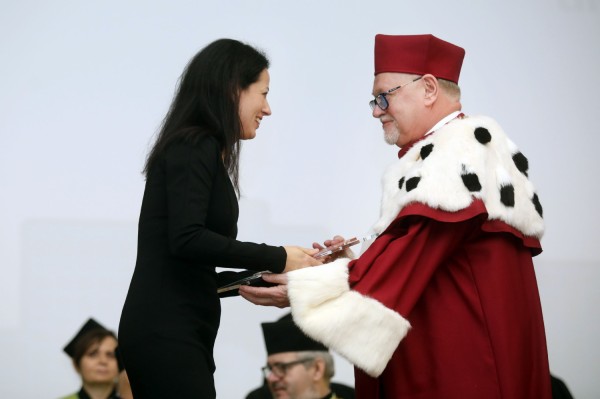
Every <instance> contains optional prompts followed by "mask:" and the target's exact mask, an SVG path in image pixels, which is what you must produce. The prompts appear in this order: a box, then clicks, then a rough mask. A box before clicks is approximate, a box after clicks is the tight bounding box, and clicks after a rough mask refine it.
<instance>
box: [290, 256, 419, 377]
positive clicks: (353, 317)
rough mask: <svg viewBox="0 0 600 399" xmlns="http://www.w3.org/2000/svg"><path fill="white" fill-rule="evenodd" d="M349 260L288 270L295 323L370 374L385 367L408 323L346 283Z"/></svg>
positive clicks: (376, 372)
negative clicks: (353, 289) (351, 288)
mask: <svg viewBox="0 0 600 399" xmlns="http://www.w3.org/2000/svg"><path fill="white" fill-rule="evenodd" d="M347 265H348V259H339V260H337V261H335V262H332V263H329V264H327V265H323V266H315V267H308V268H304V269H300V270H296V271H293V272H289V273H288V296H289V298H290V304H291V307H292V315H293V317H294V321H295V322H296V324H297V325H298V326H299V327H300V329H302V331H304V333H306V334H307V335H308V336H310V337H311V338H313V339H315V340H317V341H320V342H322V343H323V344H325V345H326V346H328V347H329V348H331V349H332V350H334V351H336V352H338V353H339V354H340V355H342V356H343V357H345V358H346V359H348V360H349V361H350V362H351V363H352V364H354V365H356V366H357V367H359V368H360V369H362V370H364V371H365V372H366V373H367V374H369V375H370V376H372V377H378V376H379V375H380V374H381V373H382V372H383V370H384V369H385V367H386V365H387V363H388V361H389V360H390V358H391V357H392V355H393V354H394V351H395V350H396V348H397V347H398V344H399V343H400V341H401V340H402V339H403V338H404V337H405V336H406V333H407V332H408V330H409V328H410V323H409V322H408V321H407V320H406V319H404V318H403V317H402V316H400V315H399V314H398V313H396V312H394V311H393V310H391V309H388V308H387V307H385V306H384V305H383V304H381V303H380V302H378V301H376V300H375V299H372V298H368V297H366V296H363V295H361V294H359V293H358V292H356V291H352V290H350V287H349V285H348V266H347Z"/></svg>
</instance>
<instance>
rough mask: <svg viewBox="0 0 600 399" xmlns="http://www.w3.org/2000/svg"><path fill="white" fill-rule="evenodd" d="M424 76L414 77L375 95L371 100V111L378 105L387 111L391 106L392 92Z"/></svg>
mask: <svg viewBox="0 0 600 399" xmlns="http://www.w3.org/2000/svg"><path fill="white" fill-rule="evenodd" d="M422 77H423V76H419V77H418V78H416V79H413V80H411V81H410V82H408V83H405V84H403V85H400V86H396V87H394V88H392V89H389V90H388V91H385V92H383V93H379V94H378V95H376V96H375V98H374V99H372V100H371V101H369V106H370V107H371V111H374V110H375V106H378V107H379V108H380V109H381V110H382V111H385V110H386V109H387V108H388V107H389V106H390V103H389V102H388V100H387V95H388V94H391V93H393V92H395V91H396V90H399V89H401V88H403V87H404V86H408V85H409V84H411V83H413V82H416V81H417V80H419V79H421V78H422Z"/></svg>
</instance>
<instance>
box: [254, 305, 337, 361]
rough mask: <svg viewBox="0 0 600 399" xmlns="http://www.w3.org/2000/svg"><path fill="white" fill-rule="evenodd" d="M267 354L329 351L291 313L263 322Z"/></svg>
mask: <svg viewBox="0 0 600 399" xmlns="http://www.w3.org/2000/svg"><path fill="white" fill-rule="evenodd" d="M261 326H262V330H263V336H264V339H265V346H266V348H267V354H269V355H273V354H275V353H282V352H301V351H327V350H328V349H327V347H326V346H325V345H323V344H322V343H320V342H317V341H315V340H314V339H312V338H310V337H308V336H307V335H306V334H304V333H303V332H302V330H300V328H299V327H298V326H297V325H296V323H294V320H293V319H292V315H291V314H289V313H288V314H286V315H285V316H283V317H282V318H280V319H279V320H277V321H276V322H273V323H262V324H261Z"/></svg>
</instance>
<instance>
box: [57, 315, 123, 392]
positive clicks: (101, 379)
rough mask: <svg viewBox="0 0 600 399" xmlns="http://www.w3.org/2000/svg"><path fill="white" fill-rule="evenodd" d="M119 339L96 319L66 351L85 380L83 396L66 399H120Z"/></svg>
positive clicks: (82, 387) (84, 328) (71, 342)
mask: <svg viewBox="0 0 600 399" xmlns="http://www.w3.org/2000/svg"><path fill="white" fill-rule="evenodd" d="M116 347H117V337H116V336H115V333H113V332H112V331H110V330H107V329H106V328H105V327H104V326H102V325H101V324H99V323H98V322H97V321H95V320H94V319H89V320H88V321H87V322H86V323H85V324H84V325H83V327H81V329H80V330H79V332H78V333H77V334H76V335H75V337H73V339H72V340H71V341H70V342H69V343H68V344H67V346H65V347H64V351H65V352H66V353H67V354H68V355H69V356H70V357H71V358H72V359H73V367H75V371H77V373H78V374H79V375H80V376H81V389H80V390H79V392H77V393H74V394H72V395H69V396H65V397H64V398H62V399H116V398H119V396H118V395H117V389H116V388H117V386H116V381H117V379H118V377H119V366H118V364H117V358H116V356H115V349H116Z"/></svg>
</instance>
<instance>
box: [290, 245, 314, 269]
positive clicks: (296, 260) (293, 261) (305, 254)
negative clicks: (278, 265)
mask: <svg viewBox="0 0 600 399" xmlns="http://www.w3.org/2000/svg"><path fill="white" fill-rule="evenodd" d="M283 248H284V249H285V252H286V254H287V259H286V261H285V269H283V272H284V273H286V272H291V271H292V270H297V269H302V268H304V267H309V266H318V265H322V264H323V263H322V262H321V261H319V260H317V259H315V258H313V255H314V254H316V253H317V252H319V250H318V249H310V248H301V247H296V246H286V247H283Z"/></svg>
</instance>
